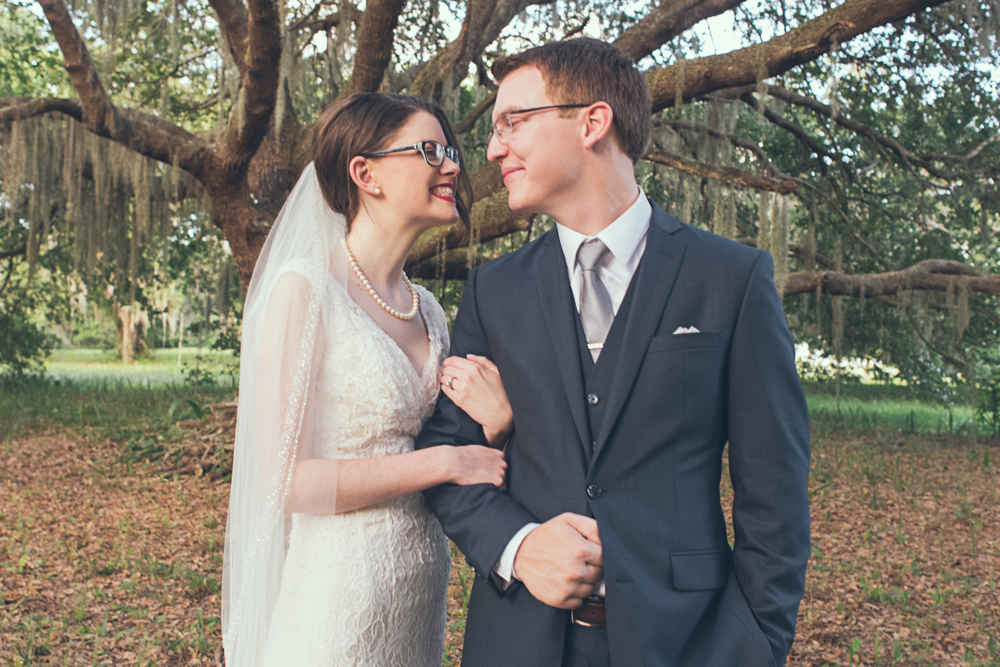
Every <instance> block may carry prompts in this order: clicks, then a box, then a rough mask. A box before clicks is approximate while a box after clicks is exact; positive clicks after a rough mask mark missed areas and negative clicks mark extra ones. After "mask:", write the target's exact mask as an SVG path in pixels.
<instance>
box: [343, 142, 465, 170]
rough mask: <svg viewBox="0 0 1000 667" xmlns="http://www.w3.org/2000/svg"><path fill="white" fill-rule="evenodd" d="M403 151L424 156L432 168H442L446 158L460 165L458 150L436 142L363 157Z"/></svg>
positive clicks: (375, 152) (364, 154)
mask: <svg viewBox="0 0 1000 667" xmlns="http://www.w3.org/2000/svg"><path fill="white" fill-rule="evenodd" d="M403 151H418V152H419V153H420V155H422V156H423V158H424V162H426V163H427V164H428V165H430V166H431V167H440V166H441V164H442V163H443V162H444V159H445V158H448V159H449V160H451V161H452V162H454V163H455V164H458V163H459V162H458V149H457V148H455V147H454V146H442V145H441V144H439V143H438V142H436V141H421V142H420V143H419V144H413V145H411V146H400V147H399V148H386V149H385V150H384V151H374V152H372V153H362V154H361V157H367V158H373V157H382V156H383V155H389V154H390V153H402V152H403Z"/></svg>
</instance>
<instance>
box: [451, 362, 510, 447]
mask: <svg viewBox="0 0 1000 667" xmlns="http://www.w3.org/2000/svg"><path fill="white" fill-rule="evenodd" d="M441 391H443V392H444V394H445V395H446V396H447V397H448V398H450V399H451V400H452V402H453V403H454V404H455V405H457V406H458V407H460V408H462V410H463V411H465V413H466V414H467V415H469V416H470V417H472V418H473V419H474V420H476V421H477V422H478V423H479V425H480V426H482V427H483V435H484V436H486V442H487V443H489V445H490V446H491V447H497V448H502V447H503V446H504V445H505V444H507V440H508V439H509V438H510V434H511V433H513V432H514V412H513V410H511V407H510V401H509V400H508V399H507V392H506V391H505V390H504V388H503V382H502V381H501V380H500V371H499V370H498V369H497V367H496V364H494V363H493V362H492V361H490V360H489V359H487V358H486V357H481V356H479V355H477V354H469V355H466V356H465V357H448V358H447V359H445V361H444V368H442V369H441Z"/></svg>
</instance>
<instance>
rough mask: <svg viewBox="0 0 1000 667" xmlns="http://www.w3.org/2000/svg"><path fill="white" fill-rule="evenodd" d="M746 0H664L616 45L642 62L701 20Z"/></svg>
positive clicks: (617, 41) (615, 43) (635, 59)
mask: <svg viewBox="0 0 1000 667" xmlns="http://www.w3.org/2000/svg"><path fill="white" fill-rule="evenodd" d="M744 1H745V0H679V1H678V2H666V1H665V0H664V1H661V2H660V4H658V5H657V6H656V7H654V8H653V9H651V10H650V11H649V14H647V15H646V16H644V17H643V18H642V19H641V20H640V21H639V22H638V23H636V24H635V25H633V26H632V27H631V28H629V29H628V30H626V31H625V32H623V33H622V34H621V36H620V37H619V38H618V39H617V40H615V42H614V45H615V46H617V47H618V48H619V49H621V50H622V51H623V52H625V53H626V54H628V55H629V57H631V58H632V60H634V61H636V62H639V60H641V59H642V58H645V57H646V56H648V55H649V54H651V53H652V52H653V51H655V50H656V49H658V48H660V47H661V46H663V45H664V44H665V43H667V42H668V41H670V40H671V39H673V38H674V37H676V36H677V35H679V34H681V33H682V32H684V31H685V30H687V29H688V28H690V27H691V26H693V25H694V24H696V23H698V22H699V21H703V20H705V19H707V18H711V17H713V16H718V15H719V14H722V13H724V12H726V11H729V10H730V9H732V8H733V7H738V6H739V5H741V4H743V2H744Z"/></svg>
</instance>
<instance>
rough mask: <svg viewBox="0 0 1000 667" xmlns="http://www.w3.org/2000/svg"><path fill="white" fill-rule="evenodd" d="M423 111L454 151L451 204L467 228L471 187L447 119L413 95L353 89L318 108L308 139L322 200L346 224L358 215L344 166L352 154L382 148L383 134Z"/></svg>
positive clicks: (357, 201)
mask: <svg viewBox="0 0 1000 667" xmlns="http://www.w3.org/2000/svg"><path fill="white" fill-rule="evenodd" d="M422 111H423V112H426V113H429V114H431V115H432V116H434V117H435V118H437V119H438V122H439V123H441V129H442V130H444V136H445V139H446V140H447V141H448V145H449V146H454V147H455V148H456V149H458V156H459V157H458V159H459V163H458V166H459V167H461V171H460V172H459V174H458V182H457V183H456V184H455V186H456V187H455V207H456V208H457V209H458V215H459V218H461V220H462V224H463V225H464V226H465V230H466V233H468V232H469V229H470V228H471V224H470V222H469V206H470V205H471V203H472V185H471V183H470V182H469V175H468V174H467V173H466V171H465V160H464V159H463V158H462V147H461V144H460V143H459V142H458V137H456V136H455V132H454V130H452V129H451V124H450V123H449V122H448V117H447V116H445V115H444V111H442V110H441V109H440V108H439V107H438V106H437V105H436V104H432V103H431V102H428V101H426V100H422V99H420V98H419V97H411V96H410V95H398V94H395V93H358V94H356V95H351V96H350V97H348V98H347V99H345V100H343V101H342V102H338V103H337V104H334V105H333V106H331V107H330V108H329V109H327V110H326V111H324V112H323V113H322V114H321V115H320V117H319V121H318V122H317V123H316V135H315V137H314V139H313V162H315V164H316V176H317V177H318V178H319V187H320V190H321V191H322V192H323V198H324V199H325V200H326V203H327V204H329V205H330V208H332V209H333V210H334V211H336V212H337V213H340V214H342V215H343V216H344V217H345V218H347V225H348V228H350V225H351V222H352V221H353V220H354V218H355V217H356V216H357V215H358V209H359V208H360V206H361V196H360V194H359V193H358V187H357V185H355V183H354V181H352V180H351V176H350V174H349V173H348V166H349V165H350V163H351V160H353V159H354V158H355V157H357V156H358V155H362V154H364V153H372V152H374V151H378V150H382V149H385V148H392V146H388V145H386V142H387V141H388V138H389V137H390V136H391V135H392V134H394V133H395V132H396V131H397V130H398V129H399V128H401V127H403V125H405V124H406V122H407V121H408V120H409V119H410V116H412V115H413V114H415V113H419V112H422Z"/></svg>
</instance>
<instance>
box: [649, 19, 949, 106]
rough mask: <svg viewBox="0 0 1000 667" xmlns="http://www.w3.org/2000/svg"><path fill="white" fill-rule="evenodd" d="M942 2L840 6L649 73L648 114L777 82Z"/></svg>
mask: <svg viewBox="0 0 1000 667" xmlns="http://www.w3.org/2000/svg"><path fill="white" fill-rule="evenodd" d="M944 2H945V0H846V2H844V3H843V4H842V5H840V6H839V7H835V8H834V9H831V10H830V11H828V12H826V13H825V14H823V15H822V16H820V17H818V18H815V19H813V20H811V21H807V22H805V23H803V24H802V25H800V26H799V27H798V28H795V29H794V30H790V31H788V32H787V33H785V34H784V35H781V36H779V37H775V38H773V39H771V40H769V41H767V42H764V43H763V44H756V45H754V46H750V47H747V48H745V49H739V50H738V51H732V52H730V53H726V54H722V55H717V56H708V57H705V58H698V59H696V60H688V61H685V62H683V63H679V64H676V65H671V66H670V67H665V68H663V69H661V70H655V71H653V72H650V73H649V75H648V76H647V80H648V81H649V88H650V92H651V93H652V96H653V110H654V111H659V110H660V109H664V108H666V107H668V106H670V105H671V104H673V103H674V101H675V100H676V98H677V97H678V95H679V96H680V97H681V98H682V99H683V100H685V101H689V100H692V99H694V98H697V97H700V96H702V95H706V94H708V93H710V92H712V91H715V90H719V89H720V88H731V87H734V86H744V85H748V84H751V83H755V82H757V81H759V80H761V79H768V78H770V77H773V76H777V75H778V74H782V73H784V72H787V71H788V70H790V69H792V68H794V67H797V66H798V65H801V64H802V63H806V62H809V61H811V60H814V59H816V58H818V57H819V56H821V55H823V54H824V53H827V52H828V51H829V50H830V49H831V48H832V47H833V46H834V45H836V44H840V43H843V42H846V41H848V40H850V39H852V38H853V37H855V36H857V35H860V34H862V33H865V32H868V31H869V30H871V29H872V28H875V27H878V26H880V25H885V24H887V23H892V22H894V21H899V20H901V19H904V18H906V17H907V16H909V15H911V14H914V13H916V12H918V11H922V10H924V9H927V8H928V7H934V6H937V5H940V4H943V3H944ZM679 78H680V80H678V79H679Z"/></svg>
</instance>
